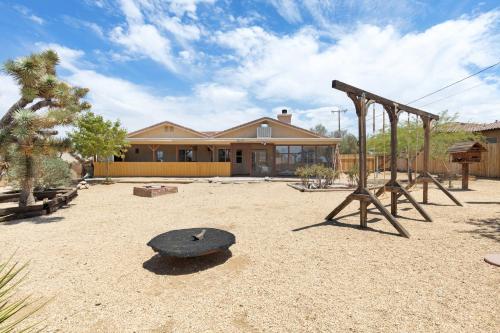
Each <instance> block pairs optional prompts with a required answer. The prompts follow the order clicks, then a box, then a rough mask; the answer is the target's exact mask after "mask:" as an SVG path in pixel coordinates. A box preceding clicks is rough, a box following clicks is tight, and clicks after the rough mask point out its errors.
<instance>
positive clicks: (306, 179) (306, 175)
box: [295, 166, 313, 187]
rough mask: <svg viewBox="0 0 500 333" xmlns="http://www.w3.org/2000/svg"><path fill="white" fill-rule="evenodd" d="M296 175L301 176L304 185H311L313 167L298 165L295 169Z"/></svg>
mask: <svg viewBox="0 0 500 333" xmlns="http://www.w3.org/2000/svg"><path fill="white" fill-rule="evenodd" d="M295 175H296V176H298V177H300V180H301V182H302V185H303V186H304V187H309V183H310V182H311V177H312V176H313V172H312V169H311V168H310V167H309V166H303V167H298V168H297V169H296V170H295Z"/></svg>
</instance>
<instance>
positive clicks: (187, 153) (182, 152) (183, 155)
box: [179, 148, 194, 162]
mask: <svg viewBox="0 0 500 333" xmlns="http://www.w3.org/2000/svg"><path fill="white" fill-rule="evenodd" d="M193 161H194V155H193V149H192V148H188V149H179V162H193Z"/></svg>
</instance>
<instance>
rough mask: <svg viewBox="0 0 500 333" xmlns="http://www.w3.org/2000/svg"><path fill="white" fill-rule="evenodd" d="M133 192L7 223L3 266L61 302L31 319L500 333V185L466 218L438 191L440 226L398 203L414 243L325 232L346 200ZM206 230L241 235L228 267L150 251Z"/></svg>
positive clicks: (469, 195)
mask: <svg viewBox="0 0 500 333" xmlns="http://www.w3.org/2000/svg"><path fill="white" fill-rule="evenodd" d="M133 186H134V184H115V185H109V186H106V185H95V186H92V187H91V189H89V190H83V191H80V192H79V196H78V197H77V198H76V199H75V200H74V201H73V202H72V203H71V207H69V208H67V209H62V210H59V211H58V212H56V213H55V214H53V215H51V216H45V217H41V218H36V219H26V220H21V221H16V222H9V223H4V224H0V235H1V236H0V251H1V253H2V257H6V256H8V255H9V254H11V253H12V252H14V251H16V250H17V252H16V259H18V260H21V261H26V260H31V263H30V274H29V278H28V280H27V281H26V282H25V283H24V284H23V285H22V287H21V288H20V294H19V295H20V296H21V295H23V294H33V295H34V296H35V297H44V298H46V299H48V298H53V299H52V300H51V301H50V303H49V304H48V305H47V306H46V307H45V308H44V309H42V310H41V311H40V312H39V313H38V314H37V316H36V317H35V320H36V319H41V318H45V323H46V325H47V331H49V332H327V331H328V332H348V331H352V332H498V331H500V267H494V266H491V265H489V264H487V263H485V262H484V261H483V257H484V255H485V254H487V253H490V252H500V222H499V221H500V181H491V180H478V181H475V182H472V183H471V188H472V189H473V190H472V191H467V192H462V191H456V192H454V193H455V194H456V196H457V197H458V198H459V199H460V200H461V201H462V202H463V203H464V207H457V206H454V205H453V203H452V202H451V201H450V200H449V199H447V198H446V197H445V196H444V195H443V194H442V193H440V192H438V191H437V190H435V189H432V190H431V192H430V198H431V200H432V202H433V204H432V205H428V206H426V209H427V211H428V212H429V213H430V214H431V216H432V217H433V218H434V222H431V223H429V222H424V221H423V220H422V219H421V218H420V217H419V216H418V213H417V212H416V211H415V210H413V209H410V206H409V205H408V204H407V203H403V204H401V205H400V208H401V209H400V214H401V215H402V216H401V217H400V219H399V220H400V221H401V222H402V223H403V224H404V226H405V227H406V228H407V230H408V231H409V232H410V233H411V235H412V237H411V239H406V238H403V237H399V236H397V235H395V234H394V232H395V230H394V229H393V228H392V226H391V225H390V224H389V223H388V222H387V221H385V220H383V219H381V216H380V215H379V214H375V213H374V212H373V213H371V214H369V219H370V223H369V225H370V229H369V230H360V229H359V228H358V224H359V218H358V217H357V216H351V217H346V218H342V219H340V220H339V221H338V222H335V223H324V222H323V218H324V216H325V215H326V214H328V213H329V212H330V210H332V209H333V208H334V207H335V206H336V205H337V204H338V203H339V202H340V201H341V200H342V199H343V198H344V196H345V195H346V194H347V193H348V192H323V193H301V192H299V191H296V190H294V189H292V188H290V187H288V186H287V185H286V184H285V183H260V184H208V183H193V184H182V185H179V193H177V194H172V195H166V196H162V197H157V198H153V199H150V198H141V197H135V196H133V195H132V188H133ZM413 193H414V194H415V196H416V197H417V198H418V199H419V200H420V199H421V192H413ZM383 201H384V202H385V203H388V195H387V196H386V197H385V199H384V200H383ZM357 206H358V205H357V204H351V205H350V206H349V207H348V208H347V209H346V210H345V214H349V213H353V212H355V211H356V209H357ZM345 214H344V212H343V213H342V215H345ZM203 226H206V227H217V228H223V229H226V230H229V231H231V232H233V233H234V234H235V235H236V239H237V244H236V245H234V246H233V247H232V248H231V251H232V255H218V256H215V257H212V258H205V259H203V260H200V259H190V260H164V259H159V258H158V257H157V256H155V255H154V252H153V251H152V250H151V249H150V248H149V247H147V246H146V243H147V242H148V241H149V240H150V239H151V238H152V237H153V236H155V235H157V234H159V233H162V232H165V231H168V230H171V229H176V228H187V227H203Z"/></svg>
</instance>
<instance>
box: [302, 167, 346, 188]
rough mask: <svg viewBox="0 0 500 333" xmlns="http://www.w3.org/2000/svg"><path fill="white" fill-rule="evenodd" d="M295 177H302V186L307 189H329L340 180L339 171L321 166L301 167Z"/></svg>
mask: <svg viewBox="0 0 500 333" xmlns="http://www.w3.org/2000/svg"><path fill="white" fill-rule="evenodd" d="M295 175H296V176H298V177H300V179H301V182H302V185H303V186H304V187H306V188H311V187H314V188H327V187H328V186H329V185H331V184H333V182H334V181H335V180H336V179H338V178H339V173H338V171H336V170H334V169H333V168H328V167H326V166H324V165H321V164H313V165H307V166H303V167H299V168H297V170H296V171H295Z"/></svg>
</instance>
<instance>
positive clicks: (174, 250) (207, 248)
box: [147, 228, 236, 258]
mask: <svg viewBox="0 0 500 333" xmlns="http://www.w3.org/2000/svg"><path fill="white" fill-rule="evenodd" d="M235 242H236V239H235V237H234V235H233V234H232V233H230V232H227V231H224V230H220V229H213V228H192V229H179V230H172V231H169V232H166V233H163V234H160V235H158V236H156V237H155V238H153V239H151V240H150V241H149V242H148V244H147V245H148V246H150V247H151V248H152V249H153V250H154V251H155V252H158V253H159V254H160V255H161V256H169V257H181V258H190V257H199V256H204V255H207V254H211V253H215V252H219V251H224V250H227V249H229V247H230V246H231V245H233V244H234V243H235Z"/></svg>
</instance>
